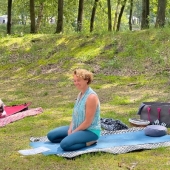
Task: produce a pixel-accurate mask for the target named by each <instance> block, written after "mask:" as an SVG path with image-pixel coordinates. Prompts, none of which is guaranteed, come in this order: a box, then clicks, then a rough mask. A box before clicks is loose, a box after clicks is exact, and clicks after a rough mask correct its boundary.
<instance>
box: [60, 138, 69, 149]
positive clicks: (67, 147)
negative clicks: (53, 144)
mask: <svg viewBox="0 0 170 170" xmlns="http://www.w3.org/2000/svg"><path fill="white" fill-rule="evenodd" d="M60 147H61V148H62V149H63V150H64V151H68V150H69V147H70V145H69V142H68V141H66V140H64V139H63V140H62V141H61V142H60Z"/></svg>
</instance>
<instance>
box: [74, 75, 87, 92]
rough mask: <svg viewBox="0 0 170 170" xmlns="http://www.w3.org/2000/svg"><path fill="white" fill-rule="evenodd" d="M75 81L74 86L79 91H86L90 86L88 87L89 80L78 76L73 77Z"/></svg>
mask: <svg viewBox="0 0 170 170" xmlns="http://www.w3.org/2000/svg"><path fill="white" fill-rule="evenodd" d="M73 81H74V85H75V86H76V87H77V89H79V90H83V89H85V88H86V87H87V86H88V85H87V82H88V80H84V79H83V78H81V77H78V76H76V75H74V76H73Z"/></svg>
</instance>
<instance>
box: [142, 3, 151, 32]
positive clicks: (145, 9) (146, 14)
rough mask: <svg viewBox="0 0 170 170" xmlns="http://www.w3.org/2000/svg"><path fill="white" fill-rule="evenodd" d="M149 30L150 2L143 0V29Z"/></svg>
mask: <svg viewBox="0 0 170 170" xmlns="http://www.w3.org/2000/svg"><path fill="white" fill-rule="evenodd" d="M147 28H149V0H142V21H141V29H147Z"/></svg>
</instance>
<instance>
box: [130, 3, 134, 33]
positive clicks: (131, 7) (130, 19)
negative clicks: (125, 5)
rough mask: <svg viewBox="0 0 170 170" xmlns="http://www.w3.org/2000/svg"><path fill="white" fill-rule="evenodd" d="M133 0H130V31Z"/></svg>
mask: <svg viewBox="0 0 170 170" xmlns="http://www.w3.org/2000/svg"><path fill="white" fill-rule="evenodd" d="M132 14H133V0H130V15H129V30H131V31H132V17H133V16H132Z"/></svg>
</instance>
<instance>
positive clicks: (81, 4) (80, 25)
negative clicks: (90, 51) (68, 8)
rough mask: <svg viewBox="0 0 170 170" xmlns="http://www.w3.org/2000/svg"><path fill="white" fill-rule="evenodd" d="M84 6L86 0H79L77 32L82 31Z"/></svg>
mask: <svg viewBox="0 0 170 170" xmlns="http://www.w3.org/2000/svg"><path fill="white" fill-rule="evenodd" d="M83 6H84V0H79V8H78V18H77V32H81V30H82V20H83Z"/></svg>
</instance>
